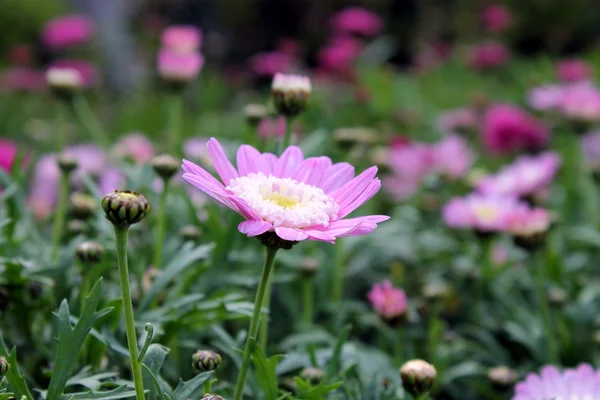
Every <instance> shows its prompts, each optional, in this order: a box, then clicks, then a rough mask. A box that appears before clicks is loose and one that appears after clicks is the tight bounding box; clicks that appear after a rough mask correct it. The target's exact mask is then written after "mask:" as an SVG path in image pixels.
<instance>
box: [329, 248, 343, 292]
mask: <svg viewBox="0 0 600 400" xmlns="http://www.w3.org/2000/svg"><path fill="white" fill-rule="evenodd" d="M333 251H334V253H335V254H334V264H333V281H332V282H333V286H332V288H331V300H332V301H333V302H339V301H341V300H342V294H343V292H344V246H343V242H342V239H337V240H336V244H335V247H334V250H333Z"/></svg>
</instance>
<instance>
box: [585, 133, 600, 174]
mask: <svg viewBox="0 0 600 400" xmlns="http://www.w3.org/2000/svg"><path fill="white" fill-rule="evenodd" d="M581 152H582V153H583V157H584V159H585V163H586V165H587V167H588V168H589V169H590V170H591V171H594V172H599V171H600V131H594V132H589V133H586V134H585V135H583V136H582V137H581Z"/></svg>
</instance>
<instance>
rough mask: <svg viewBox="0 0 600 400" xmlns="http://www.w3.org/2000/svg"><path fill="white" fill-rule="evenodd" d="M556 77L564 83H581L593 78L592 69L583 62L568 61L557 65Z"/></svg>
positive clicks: (576, 60)
mask: <svg viewBox="0 0 600 400" xmlns="http://www.w3.org/2000/svg"><path fill="white" fill-rule="evenodd" d="M556 76H557V77H558V79H559V80H560V81H562V82H581V81H586V80H588V79H590V78H591V76H592V69H591V67H590V65H589V64H588V63H587V62H585V61H583V60H578V59H567V60H562V61H559V62H558V63H557V64H556Z"/></svg>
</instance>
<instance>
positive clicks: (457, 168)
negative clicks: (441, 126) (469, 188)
mask: <svg viewBox="0 0 600 400" xmlns="http://www.w3.org/2000/svg"><path fill="white" fill-rule="evenodd" d="M431 148H432V152H433V154H432V156H433V157H432V158H433V160H432V161H433V170H434V171H435V172H437V173H439V174H441V175H443V176H445V177H447V178H450V179H458V178H460V177H462V176H464V175H465V174H466V173H467V172H469V170H470V169H471V166H472V165H473V162H474V161H475V154H474V153H473V151H472V150H471V148H470V147H469V145H468V144H467V141H466V140H464V139H463V138H462V137H460V136H459V135H455V134H454V135H448V136H446V137H445V138H443V139H442V140H440V141H439V142H437V143H435V144H433V145H432V146H431Z"/></svg>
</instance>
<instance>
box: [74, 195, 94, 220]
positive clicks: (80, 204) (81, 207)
mask: <svg viewBox="0 0 600 400" xmlns="http://www.w3.org/2000/svg"><path fill="white" fill-rule="evenodd" d="M97 209H98V204H97V203H96V200H95V199H94V198H93V197H92V196H90V195H87V194H84V193H73V194H72V195H71V197H70V198H69V212H70V214H71V215H72V216H73V217H75V218H77V219H79V220H86V219H88V218H91V217H93V216H94V214H95V213H96V210H97Z"/></svg>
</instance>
